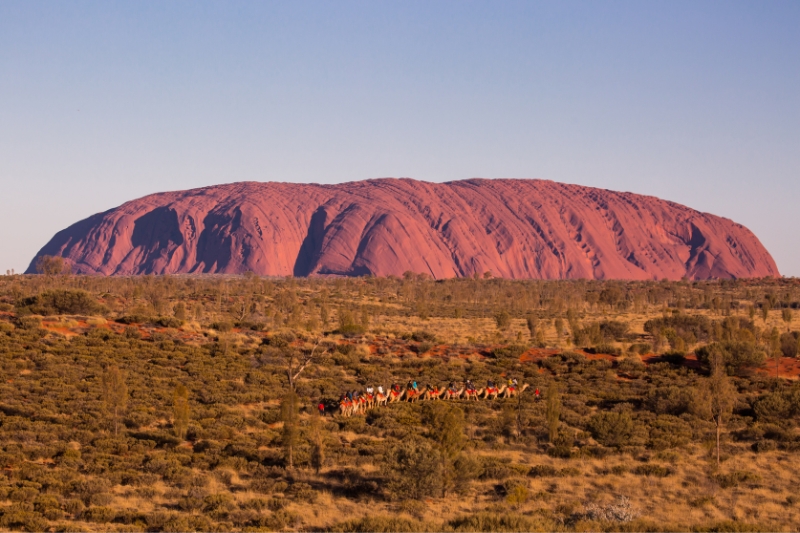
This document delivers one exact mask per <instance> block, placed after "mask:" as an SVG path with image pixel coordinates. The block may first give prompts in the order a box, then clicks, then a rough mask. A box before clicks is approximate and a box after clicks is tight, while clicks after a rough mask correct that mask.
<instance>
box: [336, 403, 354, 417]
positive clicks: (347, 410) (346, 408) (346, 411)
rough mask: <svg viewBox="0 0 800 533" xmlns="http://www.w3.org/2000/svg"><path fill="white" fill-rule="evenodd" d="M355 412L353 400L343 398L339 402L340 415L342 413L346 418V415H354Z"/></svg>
mask: <svg viewBox="0 0 800 533" xmlns="http://www.w3.org/2000/svg"><path fill="white" fill-rule="evenodd" d="M353 413H355V406H354V405H353V402H352V401H350V400H346V399H345V400H342V401H341V402H339V414H340V415H342V416H343V417H345V418H346V417H349V416H352V415H353Z"/></svg>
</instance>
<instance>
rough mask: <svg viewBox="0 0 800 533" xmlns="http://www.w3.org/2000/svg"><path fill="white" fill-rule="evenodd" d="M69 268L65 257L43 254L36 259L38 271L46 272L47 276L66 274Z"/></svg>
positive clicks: (40, 272)
mask: <svg viewBox="0 0 800 533" xmlns="http://www.w3.org/2000/svg"><path fill="white" fill-rule="evenodd" d="M67 270H68V266H67V264H66V263H65V262H64V258H63V257H53V256H51V255H43V256H41V257H40V258H39V259H37V260H36V272H38V273H39V274H44V275H45V276H47V277H52V276H58V275H60V274H64V273H66V272H67Z"/></svg>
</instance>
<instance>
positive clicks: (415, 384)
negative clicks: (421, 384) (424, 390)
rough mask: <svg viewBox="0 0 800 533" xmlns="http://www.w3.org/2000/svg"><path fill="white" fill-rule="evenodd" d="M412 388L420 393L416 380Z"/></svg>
mask: <svg viewBox="0 0 800 533" xmlns="http://www.w3.org/2000/svg"><path fill="white" fill-rule="evenodd" d="M411 386H412V387H414V390H415V391H419V389H418V388H417V382H416V380H414V382H413V383H411Z"/></svg>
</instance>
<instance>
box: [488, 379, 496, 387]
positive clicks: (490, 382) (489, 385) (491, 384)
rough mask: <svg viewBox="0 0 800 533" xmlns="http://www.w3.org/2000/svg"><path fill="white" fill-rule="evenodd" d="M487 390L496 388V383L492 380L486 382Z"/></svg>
mask: <svg viewBox="0 0 800 533" xmlns="http://www.w3.org/2000/svg"><path fill="white" fill-rule="evenodd" d="M486 388H487V389H493V388H495V387H494V381H492V380H491V379H490V380H488V381H487V382H486Z"/></svg>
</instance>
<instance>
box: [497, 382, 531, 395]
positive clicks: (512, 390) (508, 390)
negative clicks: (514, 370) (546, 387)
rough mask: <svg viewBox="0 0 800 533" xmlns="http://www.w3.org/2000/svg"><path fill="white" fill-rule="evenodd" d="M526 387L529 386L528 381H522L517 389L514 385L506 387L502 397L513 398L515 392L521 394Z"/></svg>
mask: <svg viewBox="0 0 800 533" xmlns="http://www.w3.org/2000/svg"><path fill="white" fill-rule="evenodd" d="M528 387H530V385H529V384H528V383H524V384H523V385H522V386H521V387H520V388H519V390H517V389H516V388H515V387H507V388H506V390H505V391H504V392H503V398H513V397H514V396H516V395H517V394H522V392H524V391H525V389H527V388H528Z"/></svg>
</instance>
